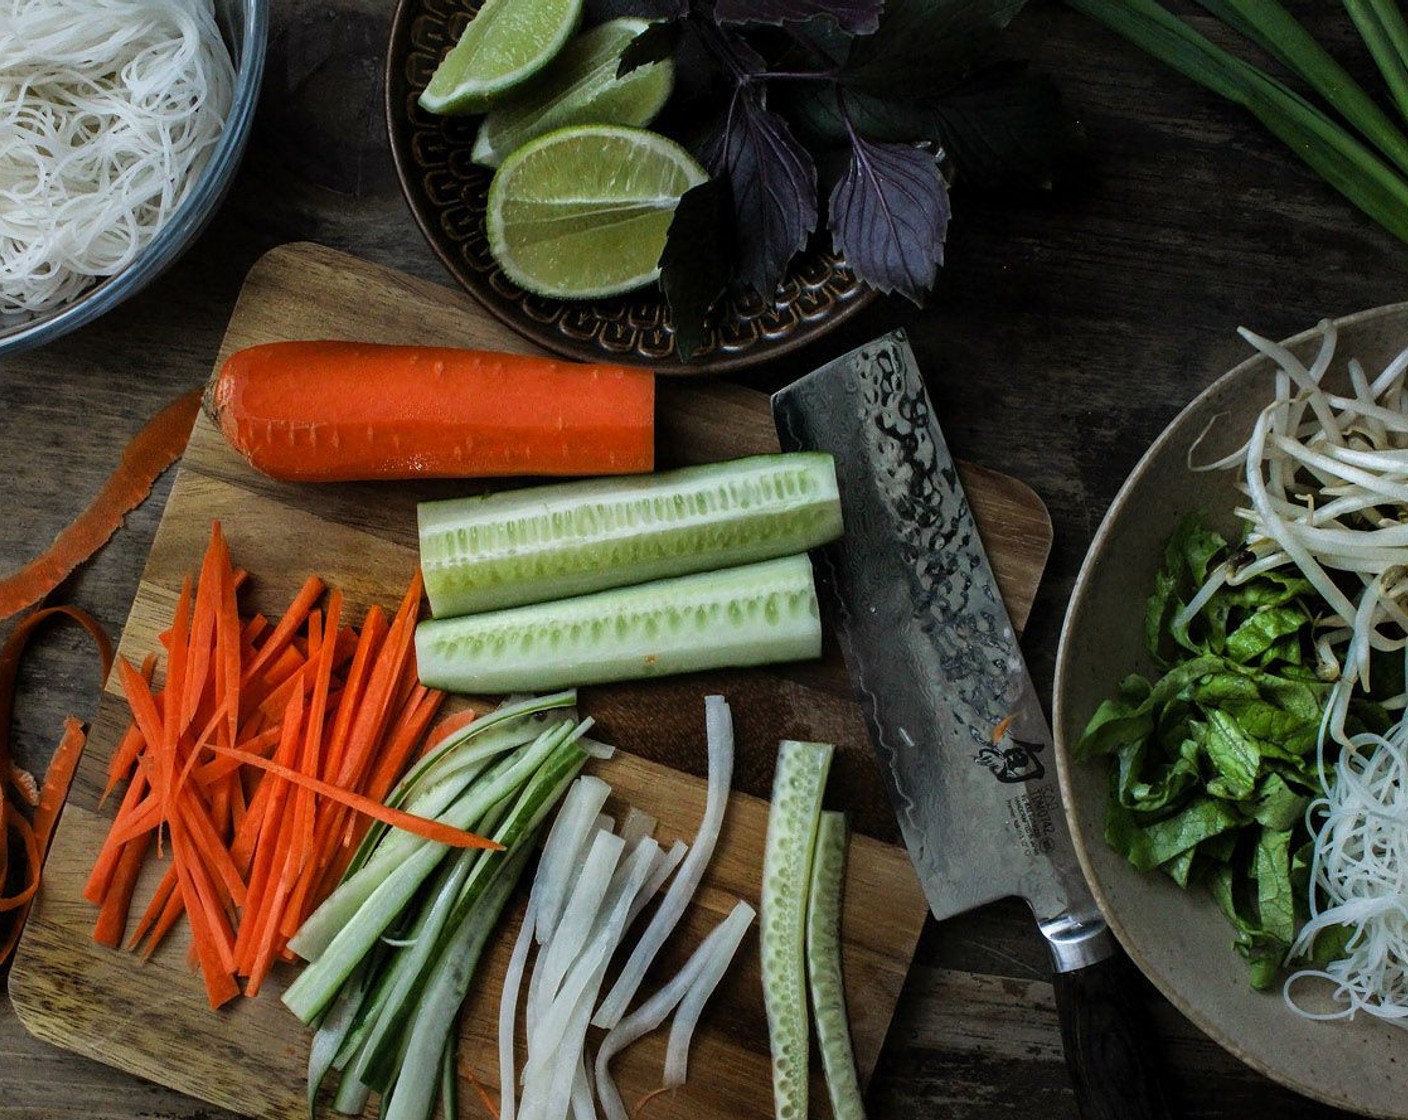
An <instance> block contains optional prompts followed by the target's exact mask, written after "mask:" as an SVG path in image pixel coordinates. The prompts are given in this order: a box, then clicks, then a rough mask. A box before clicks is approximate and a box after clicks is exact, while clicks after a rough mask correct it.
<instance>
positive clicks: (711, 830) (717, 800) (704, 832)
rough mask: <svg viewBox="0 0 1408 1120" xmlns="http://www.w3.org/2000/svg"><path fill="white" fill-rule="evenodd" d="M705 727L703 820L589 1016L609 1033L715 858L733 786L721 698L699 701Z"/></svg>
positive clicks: (727, 720)
mask: <svg viewBox="0 0 1408 1120" xmlns="http://www.w3.org/2000/svg"><path fill="white" fill-rule="evenodd" d="M704 725H705V731H706V737H707V740H708V745H709V788H708V792H707V794H706V796H705V805H704V819H703V820H702V821H701V822H700V825H699V832H698V834H697V835H696V836H695V838H694V843H693V845H692V846H691V847H690V850H689V854H688V855H686V856H685V858H684V863H683V864H681V865H680V869H679V873H678V874H677V875H676V876H675V880H674V882H672V883H671V884H670V889H669V890H668V891H666V893H665V897H664V898H663V899H662V900H661V902H660V908H659V909H658V910H656V911H655V914H654V916H653V917H652V918H651V920H650V923H649V924H648V925H647V926H646V927H645V931H644V932H643V933H642V934H641V936H640V940H639V941H637V942H636V947H635V949H634V950H633V951H632V953H631V955H630V958H629V959H628V960H627V961H626V964H625V966H624V967H623V968H622V970H621V974H620V976H618V977H617V979H616V983H615V985H614V986H613V987H612V989H611V991H610V992H609V993H608V994H607V996H606V998H605V999H604V1000H603V1001H602V1004H601V1006H600V1007H599V1008H597V1012H596V1015H594V1016H593V1017H592V1025H593V1026H597V1027H604V1028H606V1029H608V1030H609V1029H611V1028H612V1027H614V1026H615V1025H616V1024H617V1023H619V1022H620V1021H621V1017H622V1016H623V1015H625V1013H626V1009H627V1007H628V1006H629V1005H630V1002H631V1000H632V999H633V998H635V994H636V992H637V991H638V990H639V989H640V985H641V982H642V981H643V980H644V979H645V973H646V970H647V969H648V968H649V967H650V964H651V962H652V961H654V960H655V956H656V954H657V953H659V952H660V947H661V946H662V945H664V944H665V939H666V938H667V937H669V936H670V933H671V931H673V930H674V928H675V926H676V925H677V924H678V923H679V920H680V918H681V917H683V915H684V911H685V907H687V906H688V905H689V902H690V900H691V899H692V898H693V897H694V892H695V891H696V890H697V889H698V887H699V883H700V880H702V879H703V878H704V870H705V868H706V867H708V865H709V860H710V858H711V857H712V856H713V854H714V845H715V843H716V842H717V841H718V838H719V830H720V828H721V827H722V825H723V818H724V810H725V809H726V808H727V807H728V791H729V786H730V784H731V783H732V781H733V720H732V718H731V716H730V714H729V707H728V704H727V703H725V701H724V698H723V697H722V696H706V697H705V698H704Z"/></svg>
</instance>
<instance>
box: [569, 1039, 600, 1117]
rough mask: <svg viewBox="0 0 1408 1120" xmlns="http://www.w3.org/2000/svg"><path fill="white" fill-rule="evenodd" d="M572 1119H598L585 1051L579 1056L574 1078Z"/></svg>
mask: <svg viewBox="0 0 1408 1120" xmlns="http://www.w3.org/2000/svg"><path fill="white" fill-rule="evenodd" d="M572 1120H597V1114H596V1100H595V1095H594V1094H593V1092H592V1083H591V1075H590V1074H589V1073H588V1072H587V1058H586V1053H585V1052H583V1053H582V1054H579V1055H578V1056H577V1074H576V1076H575V1077H573V1079H572Z"/></svg>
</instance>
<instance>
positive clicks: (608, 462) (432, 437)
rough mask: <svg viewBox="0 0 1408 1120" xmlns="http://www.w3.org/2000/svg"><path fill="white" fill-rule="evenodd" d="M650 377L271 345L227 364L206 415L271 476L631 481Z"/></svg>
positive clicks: (389, 349) (444, 354) (482, 357)
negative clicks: (625, 477) (605, 477)
mask: <svg viewBox="0 0 1408 1120" xmlns="http://www.w3.org/2000/svg"><path fill="white" fill-rule="evenodd" d="M654 398H655V383H654V375H653V374H651V373H649V372H648V371H645V370H641V369H632V368H629V367H625V366H614V365H582V364H575V363H571V362H564V361H560V360H558V359H553V358H540V357H527V356H524V355H517V354H496V353H490V352H486V351H479V350H450V349H439V348H429V347H410V346H379V345H373V344H366V343H352V342H275V343H268V344H265V345H262V346H254V347H250V348H249V349H246V350H240V351H238V352H236V353H235V354H232V355H231V356H230V358H229V359H228V360H227V361H226V362H225V365H224V367H223V368H222V369H221V370H220V372H219V374H218V375H217V376H216V377H215V379H214V381H212V383H211V385H210V387H209V389H208V390H207V392H206V398H205V405H206V409H207V411H208V412H209V413H210V415H211V417H212V419H213V420H214V421H215V423H216V424H217V425H218V426H219V428H220V430H221V431H222V432H223V433H224V435H225V438H226V439H227V440H229V442H230V444H231V446H233V447H234V448H235V450H236V451H238V452H239V453H240V454H241V455H243V456H244V457H245V459H247V460H248V461H249V463H250V464H251V465H252V466H254V467H255V468H256V469H257V470H260V471H263V472H264V473H265V474H268V475H271V476H272V477H274V478H280V479H287V480H300V481H314V482H335V481H347V480H352V479H386V478H417V477H419V478H436V477H438V478H473V477H486V478H487V477H503V476H509V475H598V474H635V473H641V472H644V471H649V470H650V469H651V468H652V466H653V464H654V438H655V435H654V411H655V400H654Z"/></svg>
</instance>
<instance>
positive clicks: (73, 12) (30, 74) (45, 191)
mask: <svg viewBox="0 0 1408 1120" xmlns="http://www.w3.org/2000/svg"><path fill="white" fill-rule="evenodd" d="M268 22H269V14H268V0H0V137H3V139H4V142H3V143H0V355H6V354H14V353H17V352H19V351H21V350H26V349H29V348H30V347H34V346H38V345H40V344H42V343H44V342H47V341H50V340H51V339H53V338H56V337H57V336H59V335H60V334H64V333H66V332H68V331H71V330H73V329H74V328H76V327H79V326H81V325H83V324H84V323H88V322H90V321H91V320H93V319H95V318H96V317H97V316H99V315H101V314H103V313H104V312H105V311H108V310H110V309H111V308H113V307H115V306H116V305H117V304H118V303H120V302H122V301H123V300H124V299H126V298H127V297H129V296H131V295H132V294H133V293H135V292H137V291H138V290H140V289H141V288H142V287H144V286H145V285H146V284H147V283H149V282H150V281H151V280H153V279H154V278H155V277H157V276H158V275H160V273H161V272H162V271H164V270H165V269H166V268H167V267H168V266H169V265H170V264H171V263H172V262H174V261H175V260H176V259H177V258H178V257H179V256H180V255H181V254H182V252H184V251H185V249H186V248H187V247H188V246H189V245H190V244H191V242H192V241H193V240H194V239H195V237H196V236H197V235H198V234H199V233H200V232H201V230H202V229H204V228H205V225H206V223H207V222H208V221H209V220H210V218H211V217H212V216H213V214H214V213H215V211H216V209H217V208H218V207H219V205H220V202H221V201H222V199H223V198H224V196H225V192H226V190H227V189H228V188H229V186H230V182H231V180H232V179H233V178H234V175H235V171H236V169H237V168H238V165H239V161H240V157H241V156H242V155H243V153H244V148H245V142H246V140H247V139H248V136H249V129H250V124H251V122H252V120H253V117H254V107H255V102H256V100H257V97H258V92H259V83H260V79H261V78H262V76H263V71H264V52H265V46H266V39H267V36H268Z"/></svg>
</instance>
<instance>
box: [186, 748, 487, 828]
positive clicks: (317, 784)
mask: <svg viewBox="0 0 1408 1120" xmlns="http://www.w3.org/2000/svg"><path fill="white" fill-rule="evenodd" d="M210 749H211V750H213V751H215V752H216V753H217V754H223V755H227V756H228V757H230V758H238V759H239V760H240V761H241V762H245V763H248V764H249V765H250V766H256V767H258V768H259V769H260V770H266V771H268V772H269V773H270V774H277V775H278V776H279V777H280V778H283V779H285V780H287V781H290V782H292V783H293V784H294V785H297V786H304V787H306V788H308V789H311V790H312V791H313V792H314V793H321V794H322V795H323V796H324V797H327V798H330V799H331V800H333V801H338V802H341V803H342V804H344V805H347V806H349V807H350V808H352V809H355V810H356V811H357V812H359V813H361V814H363V815H364V816H368V817H371V818H372V819H373V820H378V821H381V823H382V824H387V825H390V826H391V827H392V828H399V829H402V830H404V831H406V832H412V833H414V834H415V835H417V836H420V837H422V838H423V839H426V840H432V841H434V842H435V843H437V844H445V845H447V846H449V847H451V848H485V849H488V850H490V851H496V852H497V851H503V845H502V844H500V843H498V841H496V840H490V839H489V838H488V837H487V836H476V835H475V834H474V833H472V832H465V831H464V830H463V829H459V828H451V827H450V826H449V825H447V824H441V823H440V822H439V821H436V820H431V819H430V818H428V817H418V816H416V815H415V814H414V813H405V812H402V811H401V810H400V809H393V808H391V807H390V806H388V805H383V804H382V803H381V802H380V801H373V800H372V799H371V798H370V797H364V796H363V795H362V794H360V793H353V792H351V791H350V790H345V789H342V788H341V787H340V786H335V785H333V784H332V783H331V782H325V781H323V780H321V779H320V778H310V777H309V776H308V775H307V774H300V773H299V772H298V771H297V770H295V769H293V768H292V767H289V766H281V765H280V764H279V763H277V762H275V761H274V760H273V759H271V758H261V757H260V756H259V755H257V754H250V753H249V752H248V751H242V750H239V749H238V748H237V747H222V746H220V745H219V744H218V743H212V744H210Z"/></svg>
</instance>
